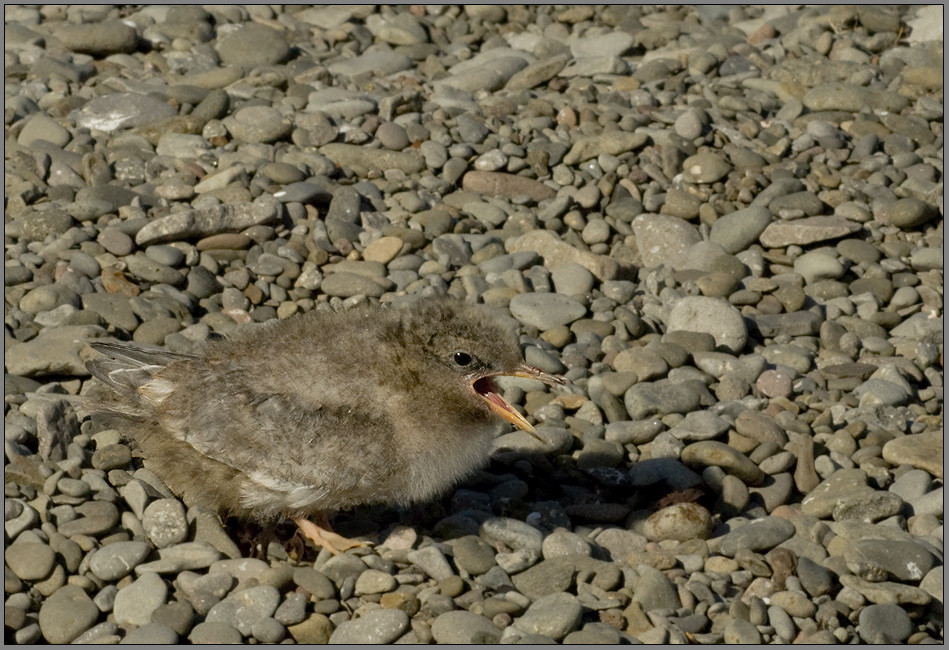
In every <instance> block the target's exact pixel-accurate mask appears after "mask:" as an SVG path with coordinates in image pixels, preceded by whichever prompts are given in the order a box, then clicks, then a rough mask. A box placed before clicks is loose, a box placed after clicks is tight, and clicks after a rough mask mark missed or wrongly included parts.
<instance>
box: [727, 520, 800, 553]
mask: <svg viewBox="0 0 949 650" xmlns="http://www.w3.org/2000/svg"><path fill="white" fill-rule="evenodd" d="M794 530H795V529H794V524H793V523H791V522H790V521H789V520H787V519H781V518H780V517H764V518H762V519H756V520H754V521H751V522H749V523H747V524H745V525H744V526H741V527H740V528H736V529H735V530H733V531H731V532H729V533H726V534H725V535H723V536H722V538H721V539H720V540H719V542H720V548H721V552H722V555H725V556H727V557H734V556H735V554H736V553H738V551H740V550H742V549H748V550H750V551H767V550H769V549H772V548H774V547H775V546H777V545H778V544H780V543H781V542H784V541H786V540H788V539H790V537H791V536H792V535H794Z"/></svg>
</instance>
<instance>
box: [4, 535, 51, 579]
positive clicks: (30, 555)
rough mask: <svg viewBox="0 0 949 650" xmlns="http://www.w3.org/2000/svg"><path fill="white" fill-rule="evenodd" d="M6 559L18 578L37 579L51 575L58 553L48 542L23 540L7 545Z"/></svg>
mask: <svg viewBox="0 0 949 650" xmlns="http://www.w3.org/2000/svg"><path fill="white" fill-rule="evenodd" d="M4 560H5V561H6V564H7V566H8V567H9V568H10V570H11V571H13V573H14V574H16V577H17V578H19V579H20V580H34V581H35V580H43V579H44V578H46V577H47V576H49V574H50V572H51V571H52V570H53V565H54V563H55V561H56V554H55V552H54V551H53V549H51V548H50V547H49V546H47V545H46V544H41V543H38V542H21V543H19V544H12V545H11V546H9V547H7V550H6V553H4Z"/></svg>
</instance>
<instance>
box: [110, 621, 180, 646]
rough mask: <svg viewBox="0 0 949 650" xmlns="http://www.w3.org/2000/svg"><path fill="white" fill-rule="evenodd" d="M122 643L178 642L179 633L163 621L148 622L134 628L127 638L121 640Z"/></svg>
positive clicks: (151, 643)
mask: <svg viewBox="0 0 949 650" xmlns="http://www.w3.org/2000/svg"><path fill="white" fill-rule="evenodd" d="M119 643H120V644H139V643H141V644H144V645H153V644H173V643H178V633H177V632H175V631H174V630H173V629H171V628H170V627H168V626H167V625H163V624H162V623H147V624H145V625H143V626H142V627H140V628H138V629H136V630H132V631H131V632H129V633H128V634H127V635H125V638H123V639H122V640H121V641H119Z"/></svg>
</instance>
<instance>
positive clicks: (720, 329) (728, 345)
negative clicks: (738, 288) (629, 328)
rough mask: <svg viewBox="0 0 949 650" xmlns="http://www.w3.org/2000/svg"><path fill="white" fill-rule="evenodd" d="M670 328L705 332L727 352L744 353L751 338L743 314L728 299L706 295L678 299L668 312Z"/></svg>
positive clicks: (668, 325) (671, 329)
mask: <svg viewBox="0 0 949 650" xmlns="http://www.w3.org/2000/svg"><path fill="white" fill-rule="evenodd" d="M667 327H668V329H669V331H672V332H674V331H680V330H681V331H686V332H705V333H707V334H711V335H712V336H713V337H714V338H715V344H716V345H717V346H721V347H722V348H724V349H725V350H726V351H728V352H732V353H737V352H741V351H742V349H744V347H745V343H746V342H747V341H748V331H747V328H746V327H745V322H744V319H743V318H742V316H741V313H740V312H739V311H738V310H737V309H736V308H735V307H733V306H732V305H730V304H728V302H727V301H725V300H722V299H720V298H708V297H705V296H689V297H687V298H683V299H681V300H679V301H678V302H677V303H676V304H675V305H674V306H673V308H672V311H671V312H670V313H669V320H668V323H667Z"/></svg>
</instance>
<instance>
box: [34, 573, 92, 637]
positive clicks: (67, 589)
mask: <svg viewBox="0 0 949 650" xmlns="http://www.w3.org/2000/svg"><path fill="white" fill-rule="evenodd" d="M98 617H99V609H98V608H97V607H96V606H95V604H94V603H93V602H92V599H90V598H89V596H88V595H87V594H86V592H85V591H83V589H82V588H81V587H79V586H77V585H65V586H63V587H61V588H60V589H57V590H56V592H55V593H53V595H52V596H50V597H48V598H47V599H46V600H44V601H43V604H42V605H40V612H39V627H40V630H41V631H42V633H43V638H44V639H46V640H47V641H48V642H49V643H56V644H59V643H69V642H71V641H72V640H73V639H75V638H76V637H77V636H79V635H80V634H82V633H83V632H85V631H86V630H87V629H89V628H90V627H91V626H92V624H93V623H95V621H96V619H98Z"/></svg>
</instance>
